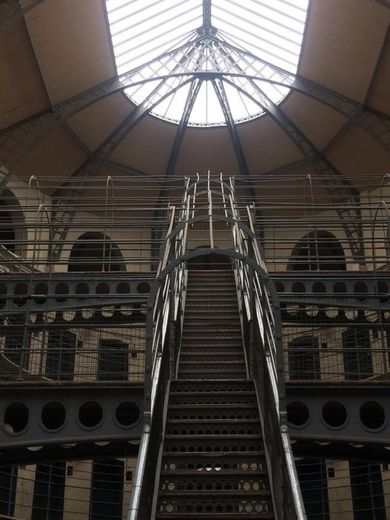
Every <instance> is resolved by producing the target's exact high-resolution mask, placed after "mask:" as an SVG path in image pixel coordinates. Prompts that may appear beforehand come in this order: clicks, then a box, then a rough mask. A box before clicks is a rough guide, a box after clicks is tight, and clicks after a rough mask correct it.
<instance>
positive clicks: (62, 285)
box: [54, 282, 69, 302]
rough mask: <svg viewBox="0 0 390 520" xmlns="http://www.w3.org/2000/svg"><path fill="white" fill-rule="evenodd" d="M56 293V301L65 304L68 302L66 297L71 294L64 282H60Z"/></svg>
mask: <svg viewBox="0 0 390 520" xmlns="http://www.w3.org/2000/svg"><path fill="white" fill-rule="evenodd" d="M54 293H55V294H56V301H57V302H64V301H65V300H66V298H65V296H67V295H68V294H69V288H68V285H67V284H66V283H64V282H60V283H58V284H57V285H56V287H55V290H54ZM60 296H64V297H62V298H61V297H60Z"/></svg>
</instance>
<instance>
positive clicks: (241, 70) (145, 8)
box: [106, 0, 308, 126]
mask: <svg viewBox="0 0 390 520" xmlns="http://www.w3.org/2000/svg"><path fill="white" fill-rule="evenodd" d="M204 1H206V0H192V1H191V2H188V1H187V0H158V1H156V0H106V5H107V13H108V19H109V22H110V30H111V35H112V42H113V48H114V54H115V58H116V66H117V70H118V74H120V75H121V80H122V81H124V82H125V84H129V88H128V89H126V90H125V92H126V94H127V95H128V96H129V98H130V99H131V100H132V101H133V102H134V103H135V104H136V105H140V104H143V103H144V102H145V100H146V99H147V98H148V97H150V99H149V100H148V104H149V105H148V106H150V107H152V108H151V113H152V114H153V115H155V116H157V117H161V118H163V119H167V120H169V121H173V122H176V123H178V124H180V122H181V121H183V110H185V109H186V103H187V99H188V96H189V92H190V88H191V87H190V85H191V84H193V83H191V82H192V81H194V80H196V78H198V80H199V87H198V88H197V89H196V90H195V93H194V94H191V96H195V99H192V101H191V110H190V112H188V113H186V117H185V120H186V125H187V124H188V125H194V126H199V125H206V126H210V125H226V124H228V121H227V120H226V106H228V107H229V114H230V115H229V117H230V118H233V121H234V122H236V123H239V122H242V121H246V120H248V119H253V118H255V117H258V116H259V115H261V114H262V113H263V111H262V110H261V105H263V106H264V105H266V104H267V99H268V98H269V100H271V101H272V103H275V104H277V103H280V102H281V101H282V100H283V99H284V98H285V96H286V95H287V93H288V92H289V88H288V87H289V85H290V84H291V76H289V75H288V73H293V74H294V73H295V72H296V70H297V66H298V62H299V57H300V51H301V44H302V37H303V31H304V26H305V21H306V14H307V6H308V0H246V1H245V2H240V1H239V0H211V26H210V18H209V17H207V16H206V15H205V17H206V20H203V14H204V13H203V4H204ZM280 69H283V70H285V71H287V73H285V74H284V73H283V70H280ZM206 73H207V75H206V76H205V74H206ZM224 74H226V76H225V77H226V82H225V81H224ZM229 74H230V76H229ZM246 75H247V76H248V77H246ZM169 76H171V77H170V78H169ZM167 77H168V78H167ZM153 78H156V81H150V80H152V79H153ZM158 78H160V79H158ZM164 78H165V79H164ZM191 78H193V79H191ZM253 78H255V79H253ZM272 80H273V81H274V82H276V83H280V85H279V84H275V83H273V82H272ZM182 83H183V86H181V84H182ZM132 84H135V85H134V87H131V85H132ZM215 85H219V87H218V88H219V89H221V90H220V91H218V95H217V93H216V90H215ZM283 85H285V86H283ZM170 91H172V95H170V94H169V92H170ZM222 91H223V96H224V97H225V100H224V103H225V107H221V105H220V102H221V99H222V98H221V95H220V94H221V92H222ZM245 92H247V93H248V94H249V96H245V95H244V93H245ZM262 93H263V94H262ZM159 97H161V103H158V99H159ZM257 100H259V103H257V102H256V101H257ZM187 119H188V121H187ZM229 124H231V121H230V123H229Z"/></svg>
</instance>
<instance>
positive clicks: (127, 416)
mask: <svg viewBox="0 0 390 520" xmlns="http://www.w3.org/2000/svg"><path fill="white" fill-rule="evenodd" d="M140 415H141V414H140V409H139V407H138V406H137V405H136V404H135V403H132V402H131V401H124V402H123V403H120V404H118V406H117V407H116V410H115V419H116V421H117V422H118V424H119V425H120V426H123V427H125V428H129V427H130V426H133V425H134V424H135V423H136V422H137V421H138V420H139V418H140Z"/></svg>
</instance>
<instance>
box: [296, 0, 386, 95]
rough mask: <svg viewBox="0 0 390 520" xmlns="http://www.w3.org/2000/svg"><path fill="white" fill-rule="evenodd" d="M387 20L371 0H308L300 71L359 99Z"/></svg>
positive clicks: (378, 49)
mask: <svg viewBox="0 0 390 520" xmlns="http://www.w3.org/2000/svg"><path fill="white" fill-rule="evenodd" d="M389 22H390V9H386V8H385V7H384V6H383V5H381V4H380V3H379V2H376V1H374V0H342V1H341V0H326V1H324V0H311V7H310V11H309V23H308V26H307V32H306V36H305V40H304V47H303V53H302V59H301V66H300V69H299V71H300V74H302V76H305V77H307V78H309V79H312V80H314V81H316V82H317V83H321V84H323V85H325V86H327V87H329V88H332V89H333V90H336V91H337V92H341V93H342V94H344V95H347V96H349V97H351V98H354V99H356V100H359V101H363V100H364V98H365V96H366V94H367V90H368V88H369V85H370V81H371V78H372V75H373V72H374V70H375V66H376V63H377V60H378V58H379V55H380V50H381V47H382V45H383V42H384V38H385V35H386V31H387V27H388V24H389Z"/></svg>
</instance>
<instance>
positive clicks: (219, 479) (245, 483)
mask: <svg viewBox="0 0 390 520" xmlns="http://www.w3.org/2000/svg"><path fill="white" fill-rule="evenodd" d="M177 377H178V379H177V380H176V381H174V382H172V383H171V386H170V393H169V401H168V413H167V420H166V425H165V437H164V446H163V455H162V464H161V474H160V483H159V490H158V501H157V514H156V518H157V519H163V518H167V519H172V520H173V519H175V518H180V519H185V518H188V519H190V518H210V519H211V518H223V519H228V518H229V519H234V520H236V519H239V518H275V516H274V514H273V507H272V498H271V494H270V488H269V481H268V472H267V470H266V461H265V454H264V446H263V442H262V435H261V425H260V419H259V413H258V407H257V401H256V393H255V388H254V384H253V382H252V381H248V380H247V369H246V363H245V356H244V349H243V344H242V337H241V324H240V319H239V311H238V302H237V295H236V289H235V280H234V276H233V271H228V270H224V271H214V270H213V271H189V276H188V283H187V300H186V307H185V318H184V325H183V336H182V342H181V351H180V355H179V369H178V376H177Z"/></svg>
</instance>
